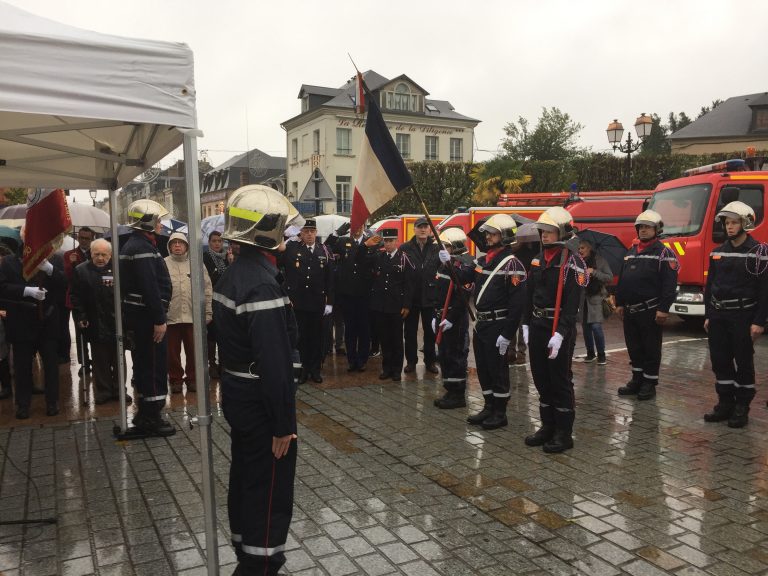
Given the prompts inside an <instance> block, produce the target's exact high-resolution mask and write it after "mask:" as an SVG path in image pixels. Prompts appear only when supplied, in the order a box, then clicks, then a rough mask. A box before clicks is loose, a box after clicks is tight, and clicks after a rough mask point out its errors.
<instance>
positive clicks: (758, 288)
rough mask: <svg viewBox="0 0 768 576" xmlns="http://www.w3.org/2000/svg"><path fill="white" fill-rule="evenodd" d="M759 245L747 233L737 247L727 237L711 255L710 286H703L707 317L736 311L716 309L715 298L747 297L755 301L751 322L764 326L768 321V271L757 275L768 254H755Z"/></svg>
mask: <svg viewBox="0 0 768 576" xmlns="http://www.w3.org/2000/svg"><path fill="white" fill-rule="evenodd" d="M757 246H759V242H757V241H756V240H755V239H754V238H752V236H750V235H747V239H746V240H745V241H744V242H742V243H741V245H739V246H738V247H734V246H733V245H732V244H731V241H730V240H726V242H725V243H724V244H722V245H720V246H718V247H717V248H715V249H714V250H712V252H711V253H710V255H709V272H708V273H707V285H706V287H705V288H704V310H705V312H704V314H705V316H706V318H713V317H714V318H725V317H729V316H730V317H733V315H734V312H735V311H734V310H717V309H716V308H715V307H714V306H713V304H712V298H715V299H716V300H718V301H720V300H734V299H737V298H746V299H748V300H754V301H755V302H756V305H755V306H753V307H752V308H751V312H752V314H751V316H752V321H751V322H750V323H751V324H755V325H756V326H765V324H766V323H768V272H763V273H762V274H760V275H756V274H755V272H756V271H759V270H761V269H764V267H765V266H768V261H766V260H767V258H766V256H765V255H759V254H757V253H756V251H755V248H756V247H757ZM750 270H751V271H750Z"/></svg>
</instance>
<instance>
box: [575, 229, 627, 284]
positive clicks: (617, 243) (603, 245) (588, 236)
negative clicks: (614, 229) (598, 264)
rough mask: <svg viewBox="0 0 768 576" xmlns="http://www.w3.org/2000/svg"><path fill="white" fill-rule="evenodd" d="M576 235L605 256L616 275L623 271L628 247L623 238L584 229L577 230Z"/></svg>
mask: <svg viewBox="0 0 768 576" xmlns="http://www.w3.org/2000/svg"><path fill="white" fill-rule="evenodd" d="M576 236H578V238H579V240H583V241H584V242H587V243H588V244H589V245H590V246H592V249H593V250H594V251H595V252H596V253H598V254H600V256H602V257H603V258H605V260H606V261H607V262H608V266H610V267H611V272H613V274H614V276H615V275H617V274H618V273H619V272H621V265H622V264H623V263H624V256H626V255H627V248H626V246H624V244H622V243H621V240H619V239H618V238H617V237H616V236H614V235H613V234H607V233H605V232H598V231H597V230H582V231H580V232H577V233H576Z"/></svg>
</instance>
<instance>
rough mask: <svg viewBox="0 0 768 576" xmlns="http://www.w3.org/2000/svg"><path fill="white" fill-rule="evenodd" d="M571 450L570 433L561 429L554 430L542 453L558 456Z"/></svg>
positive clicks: (571, 440)
mask: <svg viewBox="0 0 768 576" xmlns="http://www.w3.org/2000/svg"><path fill="white" fill-rule="evenodd" d="M571 448H573V438H571V431H570V430H564V429H563V428H556V429H555V433H554V434H553V435H552V439H551V440H550V441H549V442H547V443H545V444H544V448H543V450H544V452H546V453H547V454H559V453H560V452H565V451H566V450H569V449H571Z"/></svg>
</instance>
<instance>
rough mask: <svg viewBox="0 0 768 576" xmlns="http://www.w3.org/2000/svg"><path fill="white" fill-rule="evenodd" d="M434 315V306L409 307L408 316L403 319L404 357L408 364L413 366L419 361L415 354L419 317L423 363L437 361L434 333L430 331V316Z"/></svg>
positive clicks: (417, 345)
mask: <svg viewBox="0 0 768 576" xmlns="http://www.w3.org/2000/svg"><path fill="white" fill-rule="evenodd" d="M434 317H435V309H434V308H426V307H423V306H416V307H414V308H411V310H410V313H409V314H408V317H407V318H406V319H405V359H406V361H407V362H408V364H411V365H413V366H415V365H416V363H417V362H418V361H419V357H418V356H417V354H416V352H417V351H418V348H419V344H418V332H419V318H421V329H422V331H423V332H424V364H432V363H434V362H437V354H436V353H435V333H434V332H432V318H434Z"/></svg>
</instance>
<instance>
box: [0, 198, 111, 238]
mask: <svg viewBox="0 0 768 576" xmlns="http://www.w3.org/2000/svg"><path fill="white" fill-rule="evenodd" d="M67 206H68V208H69V215H70V217H71V218H72V226H74V227H75V228H84V227H86V226H87V227H88V228H92V229H94V230H97V231H100V232H103V231H104V230H107V229H108V228H109V214H107V213H106V212H104V210H102V209H101V208H96V206H91V205H90V204H78V203H77V202H68V203H67ZM26 216H27V205H26V204H14V205H13V206H6V207H5V208H2V209H0V221H2V222H3V223H4V224H5V225H6V226H8V225H10V224H11V223H12V222H19V223H20V224H24V220H25V218H26Z"/></svg>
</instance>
